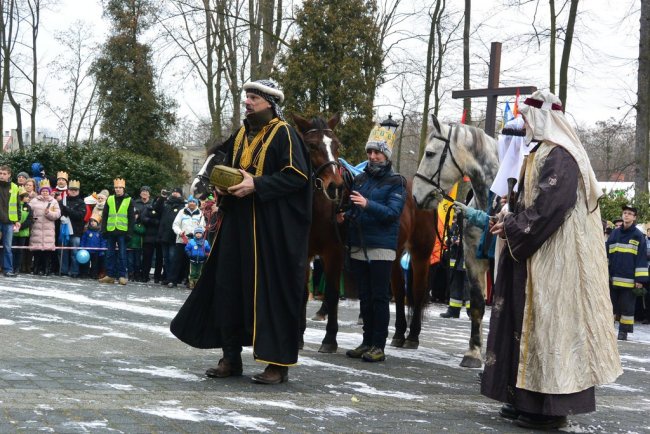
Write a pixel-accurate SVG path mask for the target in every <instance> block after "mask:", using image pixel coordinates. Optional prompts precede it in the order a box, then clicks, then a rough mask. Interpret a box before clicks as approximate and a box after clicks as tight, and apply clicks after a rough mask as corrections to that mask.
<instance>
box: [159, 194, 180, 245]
mask: <svg viewBox="0 0 650 434" xmlns="http://www.w3.org/2000/svg"><path fill="white" fill-rule="evenodd" d="M184 207H185V201H184V200H183V198H182V197H174V196H170V197H169V198H168V199H167V200H166V201H165V202H164V204H163V206H162V207H161V212H160V226H159V227H158V238H157V241H158V242H160V243H165V244H175V243H176V233H175V232H174V230H173V229H172V224H174V220H175V219H176V216H177V215H178V212H179V211H181V210H182V209H183V208H184Z"/></svg>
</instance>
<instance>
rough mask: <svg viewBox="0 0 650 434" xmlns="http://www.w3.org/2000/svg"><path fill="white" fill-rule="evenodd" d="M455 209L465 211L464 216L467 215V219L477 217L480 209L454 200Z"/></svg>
mask: <svg viewBox="0 0 650 434" xmlns="http://www.w3.org/2000/svg"><path fill="white" fill-rule="evenodd" d="M453 206H454V209H455V210H456V212H461V213H463V217H465V218H466V219H467V220H471V219H473V218H475V217H477V214H478V213H479V211H478V210H477V209H475V208H472V207H471V206H467V205H465V204H464V203H462V202H457V201H454V205H453Z"/></svg>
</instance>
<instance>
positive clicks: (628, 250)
mask: <svg viewBox="0 0 650 434" xmlns="http://www.w3.org/2000/svg"><path fill="white" fill-rule="evenodd" d="M636 214H637V209H636V208H635V207H633V206H631V205H624V206H623V215H622V220H623V224H622V225H621V226H620V227H618V228H616V229H614V230H613V231H612V233H611V234H610V236H609V238H608V239H607V257H608V259H609V293H610V296H611V298H612V305H613V307H614V315H616V316H618V315H620V323H619V327H618V339H619V340H621V341H625V340H627V334H628V333H632V332H634V307H635V302H636V293H635V288H639V289H640V288H643V285H644V284H645V283H647V282H648V259H647V258H646V237H645V235H643V233H642V232H641V231H640V230H639V229H638V228H637V227H636Z"/></svg>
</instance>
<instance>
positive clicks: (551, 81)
mask: <svg viewBox="0 0 650 434" xmlns="http://www.w3.org/2000/svg"><path fill="white" fill-rule="evenodd" d="M548 2H549V6H550V9H551V30H550V36H551V42H550V45H549V80H548V89H549V90H550V91H551V93H555V38H556V37H557V17H556V16H555V0H549V1H548Z"/></svg>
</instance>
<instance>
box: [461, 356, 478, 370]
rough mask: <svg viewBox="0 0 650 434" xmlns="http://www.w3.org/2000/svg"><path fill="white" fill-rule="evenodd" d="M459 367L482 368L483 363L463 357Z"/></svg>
mask: <svg viewBox="0 0 650 434" xmlns="http://www.w3.org/2000/svg"><path fill="white" fill-rule="evenodd" d="M460 366H462V367H463V368H480V367H481V366H483V362H481V359H477V358H476V357H470V356H465V357H463V361H462V362H460Z"/></svg>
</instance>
